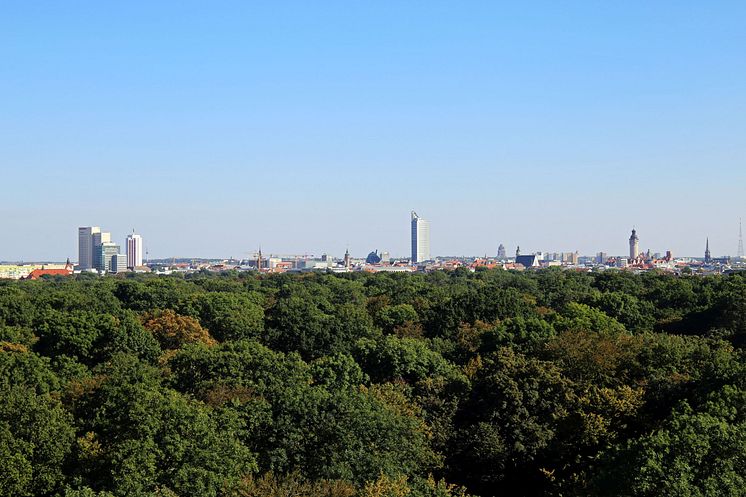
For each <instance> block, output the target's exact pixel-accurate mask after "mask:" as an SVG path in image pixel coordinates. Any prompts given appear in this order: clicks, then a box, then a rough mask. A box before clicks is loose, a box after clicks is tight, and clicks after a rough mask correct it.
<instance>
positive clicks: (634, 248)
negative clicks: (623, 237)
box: [629, 229, 640, 260]
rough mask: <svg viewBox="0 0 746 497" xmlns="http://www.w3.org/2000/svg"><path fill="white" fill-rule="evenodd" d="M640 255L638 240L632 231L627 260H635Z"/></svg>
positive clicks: (635, 233) (635, 232)
mask: <svg viewBox="0 0 746 497" xmlns="http://www.w3.org/2000/svg"><path fill="white" fill-rule="evenodd" d="M638 255H640V239H639V238H638V237H637V231H635V230H634V229H633V230H632V236H630V237H629V258H630V259H633V260H634V259H637V256H638Z"/></svg>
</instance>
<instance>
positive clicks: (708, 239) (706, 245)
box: [705, 236, 712, 263]
mask: <svg viewBox="0 0 746 497" xmlns="http://www.w3.org/2000/svg"><path fill="white" fill-rule="evenodd" d="M711 260H712V257H710V237H709V236H708V237H707V242H706V243H705V262H706V263H709V262H710V261H711Z"/></svg>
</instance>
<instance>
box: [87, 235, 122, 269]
mask: <svg viewBox="0 0 746 497" xmlns="http://www.w3.org/2000/svg"><path fill="white" fill-rule="evenodd" d="M107 234H108V233H107ZM118 253H119V245H117V244H116V243H113V242H111V241H108V242H102V243H101V244H100V245H98V246H97V247H96V258H95V264H94V265H93V267H94V268H96V269H98V270H99V271H101V272H105V273H108V272H111V271H113V269H112V259H113V258H114V256H115V255H117V254H118Z"/></svg>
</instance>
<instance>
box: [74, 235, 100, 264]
mask: <svg viewBox="0 0 746 497" xmlns="http://www.w3.org/2000/svg"><path fill="white" fill-rule="evenodd" d="M100 233H101V228H99V227H98V226H81V227H80V228H78V267H79V268H80V269H81V270H82V271H85V270H86V269H91V268H93V261H94V254H95V249H96V246H95V245H94V235H99V234H100Z"/></svg>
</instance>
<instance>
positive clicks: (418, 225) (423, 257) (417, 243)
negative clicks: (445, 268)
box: [412, 211, 430, 264]
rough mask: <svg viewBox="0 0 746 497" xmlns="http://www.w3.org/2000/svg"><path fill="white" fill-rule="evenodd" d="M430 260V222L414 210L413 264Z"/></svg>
mask: <svg viewBox="0 0 746 497" xmlns="http://www.w3.org/2000/svg"><path fill="white" fill-rule="evenodd" d="M428 260H430V222H429V221H426V220H424V219H422V218H421V217H420V216H418V215H417V213H416V212H415V211H412V264H417V263H419V262H424V261H428Z"/></svg>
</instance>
